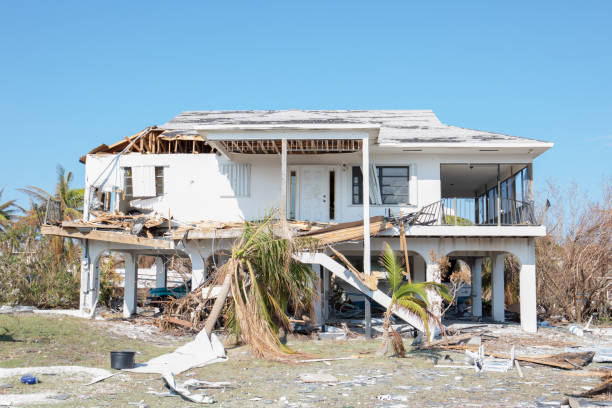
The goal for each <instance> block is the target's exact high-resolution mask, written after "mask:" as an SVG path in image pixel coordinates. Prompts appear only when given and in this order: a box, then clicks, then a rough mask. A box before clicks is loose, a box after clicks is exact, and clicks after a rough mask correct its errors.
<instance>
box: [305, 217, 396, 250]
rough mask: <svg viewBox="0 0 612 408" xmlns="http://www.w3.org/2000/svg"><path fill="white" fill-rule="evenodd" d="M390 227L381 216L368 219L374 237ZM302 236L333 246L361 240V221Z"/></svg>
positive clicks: (337, 225)
mask: <svg viewBox="0 0 612 408" xmlns="http://www.w3.org/2000/svg"><path fill="white" fill-rule="evenodd" d="M390 227H391V223H389V222H387V221H385V217H383V216H377V217H372V218H370V235H376V234H378V233H379V232H381V231H383V230H386V229H388V228H390ZM302 236H307V237H311V238H316V239H317V240H319V241H320V242H321V244H334V243H337V242H343V241H352V240H362V239H363V220H360V221H353V222H344V223H341V224H336V225H333V226H331V227H327V228H321V229H318V230H316V231H312V232H307V233H305V234H302Z"/></svg>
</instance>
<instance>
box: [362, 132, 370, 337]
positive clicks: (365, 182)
mask: <svg viewBox="0 0 612 408" xmlns="http://www.w3.org/2000/svg"><path fill="white" fill-rule="evenodd" d="M361 142H362V146H361V173H362V174H361V179H362V190H363V195H362V197H363V273H364V274H366V275H370V267H371V265H370V262H371V261H370V256H371V253H370V139H369V137H368V138H365V139H363V140H362V141H361ZM364 301H365V337H366V339H369V338H371V337H372V306H371V303H370V298H369V297H367V296H365V297H364Z"/></svg>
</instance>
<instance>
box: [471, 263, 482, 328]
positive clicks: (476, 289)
mask: <svg viewBox="0 0 612 408" xmlns="http://www.w3.org/2000/svg"><path fill="white" fill-rule="evenodd" d="M471 267H472V271H471V272H472V282H471V283H472V316H474V317H482V258H476V259H474V261H473V262H472V265H471Z"/></svg>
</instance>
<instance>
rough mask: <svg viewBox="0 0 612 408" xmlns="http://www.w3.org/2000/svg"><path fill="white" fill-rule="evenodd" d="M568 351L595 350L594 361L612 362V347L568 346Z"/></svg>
mask: <svg viewBox="0 0 612 408" xmlns="http://www.w3.org/2000/svg"><path fill="white" fill-rule="evenodd" d="M565 351H567V352H568V353H580V352H593V353H595V355H594V356H593V362H595V363H612V347H577V348H573V347H568V348H566V349H565Z"/></svg>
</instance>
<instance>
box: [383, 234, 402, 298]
mask: <svg viewBox="0 0 612 408" xmlns="http://www.w3.org/2000/svg"><path fill="white" fill-rule="evenodd" d="M380 264H381V265H382V266H383V267H384V268H385V269H386V270H387V275H388V279H389V284H390V286H391V293H393V292H395V291H396V290H397V289H398V288H399V286H400V285H401V284H402V280H403V276H404V275H403V274H402V272H403V269H402V265H401V264H400V262H399V261H398V259H397V257H396V256H395V252H394V251H393V249H391V246H390V245H389V244H388V243H386V242H385V250H384V253H383V256H382V257H381V259H380Z"/></svg>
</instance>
